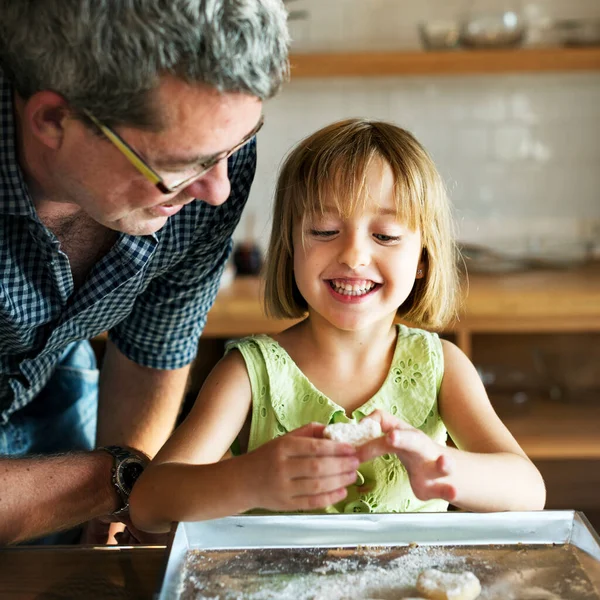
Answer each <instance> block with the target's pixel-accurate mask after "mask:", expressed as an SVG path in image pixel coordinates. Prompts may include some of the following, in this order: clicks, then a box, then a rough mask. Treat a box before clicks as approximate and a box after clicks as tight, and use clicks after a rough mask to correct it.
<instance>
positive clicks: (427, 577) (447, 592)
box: [417, 569, 481, 600]
mask: <svg viewBox="0 0 600 600" xmlns="http://www.w3.org/2000/svg"><path fill="white" fill-rule="evenodd" d="M417 592H419V594H423V596H425V598H427V599H428V600H475V598H477V597H478V596H479V594H481V584H480V583H479V579H477V577H475V575H473V573H471V572H470V571H465V572H463V573H446V572H444V571H438V570H437V569H427V570H426V571H423V572H422V573H421V574H420V575H419V578H418V579H417Z"/></svg>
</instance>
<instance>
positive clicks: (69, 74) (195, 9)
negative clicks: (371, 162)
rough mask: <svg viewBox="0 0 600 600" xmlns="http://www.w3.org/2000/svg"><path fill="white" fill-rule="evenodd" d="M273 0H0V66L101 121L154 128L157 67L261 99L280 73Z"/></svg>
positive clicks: (283, 76)
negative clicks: (53, 93) (153, 93)
mask: <svg viewBox="0 0 600 600" xmlns="http://www.w3.org/2000/svg"><path fill="white" fill-rule="evenodd" d="M286 21H287V13H286V10H285V8H284V6H283V3H282V1H281V0H142V1H139V0H0V65H1V67H2V69H3V71H4V72H5V74H6V76H8V77H9V79H10V80H11V82H12V83H13V85H14V86H15V89H16V90H17V92H18V93H19V95H21V96H22V97H23V98H29V97H30V96H32V95H33V94H34V93H36V92H38V91H41V90H52V91H54V92H57V93H58V94H60V95H61V96H63V97H64V98H65V99H66V100H68V102H69V103H70V105H71V106H72V107H73V108H74V109H75V110H76V111H78V112H82V111H84V110H86V111H89V112H90V113H92V114H93V115H94V116H96V118H98V119H100V120H101V121H103V122H105V123H106V124H107V125H117V124H127V125H132V126H138V127H146V128H158V127H159V126H160V125H159V121H160V118H159V115H157V114H156V107H155V106H154V105H153V101H152V99H153V95H152V91H153V90H154V89H156V87H157V85H158V83H159V77H160V76H161V75H164V74H172V75H175V76H177V77H179V78H181V79H183V80H185V81H187V82H189V83H203V84H206V85H208V86H210V87H212V88H215V89H216V90H218V91H219V92H224V93H227V92H241V93H246V94H250V95H252V96H256V97H258V98H260V99H261V100H265V99H267V98H270V97H271V96H273V95H274V94H275V93H276V92H277V91H278V90H279V88H280V86H281V84H282V83H283V82H284V81H285V80H287V77H288V72H289V68H288V59H287V53H288V45H289V34H288V31H287V22H286Z"/></svg>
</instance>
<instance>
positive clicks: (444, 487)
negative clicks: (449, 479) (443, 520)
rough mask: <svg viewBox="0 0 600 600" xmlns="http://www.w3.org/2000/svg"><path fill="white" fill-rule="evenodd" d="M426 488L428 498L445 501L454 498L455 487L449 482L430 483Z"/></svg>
mask: <svg viewBox="0 0 600 600" xmlns="http://www.w3.org/2000/svg"><path fill="white" fill-rule="evenodd" d="M426 489H427V497H428V498H440V499H442V500H446V502H452V501H453V500H454V499H455V498H456V488H455V487H454V486H453V485H451V484H449V483H444V482H435V483H431V484H430V485H428V486H427V488H426Z"/></svg>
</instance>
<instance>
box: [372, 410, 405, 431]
mask: <svg viewBox="0 0 600 600" xmlns="http://www.w3.org/2000/svg"><path fill="white" fill-rule="evenodd" d="M365 419H373V420H374V421H377V422H378V423H379V424H380V425H381V431H383V433H388V432H389V431H391V430H392V429H412V426H411V425H409V424H408V423H407V422H406V421H402V420H400V419H398V417H394V415H390V413H388V412H385V411H383V410H380V409H377V410H374V411H373V412H372V413H370V414H368V415H367V416H366V417H365Z"/></svg>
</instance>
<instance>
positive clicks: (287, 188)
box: [265, 119, 458, 328]
mask: <svg viewBox="0 0 600 600" xmlns="http://www.w3.org/2000/svg"><path fill="white" fill-rule="evenodd" d="M378 160H382V161H384V162H385V163H387V164H388V165H389V167H390V169H391V170H392V174H393V177H394V182H395V183H394V194H395V200H396V208H397V211H398V217H399V218H400V219H402V220H403V221H404V222H405V223H406V224H407V225H408V226H409V227H410V228H411V229H414V230H420V231H421V237H422V244H423V262H424V265H425V268H424V277H423V278H422V279H417V280H416V281H415V285H414V287H413V289H412V291H411V293H410V295H409V297H408V298H407V299H406V301H405V302H404V303H403V304H402V306H400V307H399V308H398V316H399V317H401V318H402V319H403V320H405V321H408V322H410V323H412V324H414V325H416V326H419V327H428V328H440V327H442V326H443V325H445V324H447V323H448V322H449V321H450V320H451V319H453V318H454V317H455V316H456V310H457V302H458V269H457V267H458V264H457V262H458V251H457V248H456V244H455V238H454V225H453V220H452V215H451V207H450V202H449V200H448V196H447V194H446V190H445V186H444V183H443V181H442V179H441V177H440V174H439V173H438V171H437V169H436V168H435V165H434V164H433V161H432V160H431V158H430V157H429V155H428V154H427V152H426V151H425V149H424V148H423V147H422V146H421V144H419V142H418V141H417V140H416V139H415V138H414V137H413V136H412V135H411V134H410V133H409V132H408V131H405V130H404V129H401V128H400V127H397V126H395V125H392V124H390V123H385V122H381V121H368V120H365V119H348V120H345V121H339V122H337V123H333V124H332V125H329V126H327V127H324V128H323V129H320V130H319V131H317V132H316V133H314V134H312V135H311V136H309V137H307V138H306V139H304V140H303V141H301V142H300V143H299V144H298V145H297V146H296V147H295V148H294V149H293V150H292V151H291V152H290V153H289V155H288V156H287V157H286V159H285V161H284V163H283V166H282V168H281V171H280V174H279V178H278V182H277V188H276V192H275V208H274V214H273V226H272V230H271V239H270V243H269V248H268V251H267V257H266V262H265V280H266V281H265V309H266V312H267V314H268V315H270V316H273V317H278V318H298V317H301V316H303V315H304V314H305V312H306V310H307V308H308V306H307V304H306V301H305V300H304V298H303V297H302V295H301V294H300V292H299V290H298V288H297V286H296V283H295V280H294V272H293V265H294V258H293V252H294V249H293V240H292V233H293V227H294V224H296V223H299V224H300V225H301V226H302V231H304V223H305V221H306V219H309V218H311V217H312V216H313V215H315V214H316V213H323V212H324V205H325V204H327V205H328V206H331V205H334V206H336V208H337V209H338V210H339V214H340V215H341V216H342V217H347V216H349V215H352V214H354V212H355V211H357V210H359V211H360V210H362V208H363V207H364V206H365V205H366V203H367V202H368V194H367V190H366V175H367V170H368V168H369V166H370V165H371V164H372V163H373V161H378Z"/></svg>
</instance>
